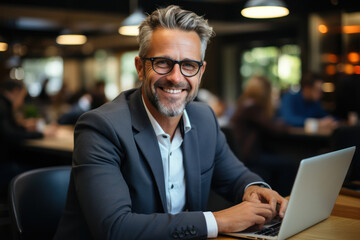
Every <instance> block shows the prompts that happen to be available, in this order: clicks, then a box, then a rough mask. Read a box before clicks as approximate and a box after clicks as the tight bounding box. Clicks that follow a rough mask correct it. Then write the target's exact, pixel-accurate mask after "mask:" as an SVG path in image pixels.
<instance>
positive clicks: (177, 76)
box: [168, 64, 183, 84]
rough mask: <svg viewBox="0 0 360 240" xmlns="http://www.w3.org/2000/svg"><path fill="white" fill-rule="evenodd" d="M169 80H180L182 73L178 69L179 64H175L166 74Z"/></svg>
mask: <svg viewBox="0 0 360 240" xmlns="http://www.w3.org/2000/svg"><path fill="white" fill-rule="evenodd" d="M168 77H169V80H171V81H172V82H173V83H175V84H176V83H179V82H181V81H182V77H183V76H182V73H181V69H180V64H175V65H174V67H173V69H172V70H171V72H170V73H169V75H168Z"/></svg>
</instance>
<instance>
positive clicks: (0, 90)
mask: <svg viewBox="0 0 360 240" xmlns="http://www.w3.org/2000/svg"><path fill="white" fill-rule="evenodd" d="M26 95H27V90H26V88H25V85H24V83H23V82H22V81H19V80H11V79H7V80H3V81H2V82H0V149H1V161H0V165H1V166H0V179H1V190H4V188H5V190H6V188H7V187H6V186H7V184H8V182H9V181H10V180H11V178H12V177H13V176H15V175H16V174H18V173H20V172H22V171H24V170H26V169H24V166H23V165H20V164H19V163H18V162H17V161H18V160H19V158H20V154H21V153H20V152H19V146H20V144H21V143H22V142H23V141H24V140H25V139H36V138H42V137H44V135H51V132H45V131H44V132H42V131H43V130H44V125H42V124H41V123H40V124H39V123H38V122H37V121H36V120H35V119H30V120H28V119H23V118H21V117H18V114H17V112H18V111H19V109H20V108H21V107H22V106H23V104H24V99H25V97H26Z"/></svg>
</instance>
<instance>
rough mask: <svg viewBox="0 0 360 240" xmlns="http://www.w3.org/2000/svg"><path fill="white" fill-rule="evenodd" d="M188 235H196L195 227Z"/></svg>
mask: <svg viewBox="0 0 360 240" xmlns="http://www.w3.org/2000/svg"><path fill="white" fill-rule="evenodd" d="M190 233H191V235H195V234H197V231H196V228H195V226H193V227H192V228H191V230H190Z"/></svg>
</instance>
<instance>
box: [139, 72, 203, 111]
mask: <svg viewBox="0 0 360 240" xmlns="http://www.w3.org/2000/svg"><path fill="white" fill-rule="evenodd" d="M146 80H147V79H146V76H145V78H144V83H145V84H147V86H143V88H144V93H145V95H146V97H147V98H148V99H149V101H150V102H151V104H152V105H153V106H154V107H155V108H156V110H157V111H158V112H160V113H161V114H162V115H165V116H167V117H176V116H178V115H180V114H182V113H183V112H184V109H185V108H186V106H187V105H188V104H189V103H190V102H191V101H193V100H194V98H195V96H196V93H197V89H196V90H195V91H194V92H193V94H190V91H191V86H190V84H189V83H188V82H187V81H183V82H181V83H179V84H172V83H171V82H169V81H166V80H161V79H160V80H158V81H157V82H155V84H154V85H151V83H150V81H146ZM158 88H174V89H183V91H187V95H186V97H185V99H184V100H182V99H178V98H167V99H163V100H161V99H160V97H159V95H158V93H157V91H156V89H158Z"/></svg>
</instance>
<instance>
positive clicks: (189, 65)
mask: <svg viewBox="0 0 360 240" xmlns="http://www.w3.org/2000/svg"><path fill="white" fill-rule="evenodd" d="M142 59H143V60H144V61H145V60H149V61H151V66H152V69H153V70H154V71H155V72H156V73H158V74H161V75H165V74H168V73H169V72H171V71H172V70H173V68H174V66H175V64H179V66H180V72H181V74H182V75H184V76H185V77H193V76H195V75H196V74H197V73H198V72H199V70H200V67H201V66H202V65H203V62H199V61H195V60H183V61H175V60H172V59H171V58H166V57H152V58H142Z"/></svg>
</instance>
